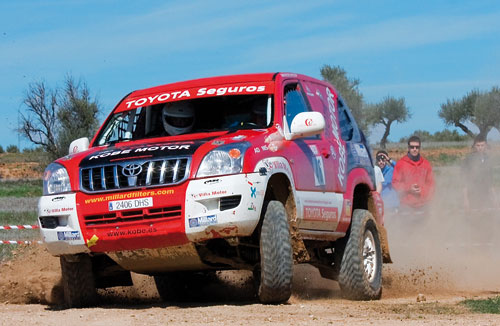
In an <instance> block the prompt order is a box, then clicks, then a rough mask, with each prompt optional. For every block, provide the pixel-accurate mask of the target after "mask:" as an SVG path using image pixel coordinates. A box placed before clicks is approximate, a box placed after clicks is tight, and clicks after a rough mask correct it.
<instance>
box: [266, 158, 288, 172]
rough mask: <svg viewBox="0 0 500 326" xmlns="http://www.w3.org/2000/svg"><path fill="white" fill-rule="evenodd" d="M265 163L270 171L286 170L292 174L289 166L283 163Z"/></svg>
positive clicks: (269, 161)
mask: <svg viewBox="0 0 500 326" xmlns="http://www.w3.org/2000/svg"><path fill="white" fill-rule="evenodd" d="M263 163H264V166H265V167H266V169H268V170H285V171H287V172H290V171H289V170H288V166H287V165H286V164H285V163H283V162H282V161H273V160H264V161H263Z"/></svg>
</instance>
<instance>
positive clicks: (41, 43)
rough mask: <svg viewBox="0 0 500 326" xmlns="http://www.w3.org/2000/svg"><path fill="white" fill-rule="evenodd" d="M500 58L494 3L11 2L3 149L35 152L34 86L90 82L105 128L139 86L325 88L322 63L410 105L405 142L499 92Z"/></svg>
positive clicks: (0, 32) (499, 18)
mask: <svg viewBox="0 0 500 326" xmlns="http://www.w3.org/2000/svg"><path fill="white" fill-rule="evenodd" d="M499 58H500V2H499V1H495V0H492V1H478V0H471V1H468V0H463V1H461V0H454V1H452V0H449V1H444V0H434V1H400V0H395V1H384V0H380V1H363V0H359V1H335V0H329V1H314V0H311V1H295V0H288V1H261V0H254V1H236V0H230V1H229V0H221V1H216V2H215V1H214V2H211V1H202V0H200V1H190V0H183V1H118V0H116V1H115V0H74V1H71V0H45V1H38V0H18V1H1V2H0V113H1V114H2V116H3V117H4V118H3V119H0V120H1V121H2V122H1V124H2V125H1V128H0V145H1V146H3V148H4V149H5V148H6V147H7V146H8V145H11V144H12V145H17V146H19V147H20V148H26V147H32V145H31V144H30V143H29V141H28V140H27V139H25V138H22V137H20V136H19V135H18V134H17V132H16V131H15V130H16V129H17V127H18V117H19V114H20V113H25V112H26V107H25V106H24V105H23V98H24V97H25V95H26V92H27V90H28V87H29V85H30V84H32V83H38V82H42V81H43V82H44V83H45V84H46V86H48V87H49V88H51V89H55V88H61V87H62V86H63V85H64V80H65V78H66V76H69V75H70V76H73V77H74V78H75V79H77V80H78V79H79V80H82V81H85V82H86V83H87V85H88V87H89V89H90V92H91V95H92V96H93V97H95V98H97V99H98V102H99V103H100V105H101V108H102V111H103V114H102V116H101V117H100V119H101V121H102V120H103V119H104V118H105V116H107V115H108V113H109V112H110V111H111V110H112V109H113V107H114V105H115V104H116V103H117V102H118V101H120V100H121V99H122V98H123V96H125V95H126V94H128V93H129V92H130V91H133V90H136V89H142V88H147V87H151V86H156V85H161V84H167V83H171V82H176V81H182V80H189V79H195V78H201V77H210V76H218V75H229V74H242V73H256V72H278V71H279V72H295V73H301V74H305V75H309V76H312V77H315V78H319V79H321V74H320V69H321V67H322V66H324V65H330V66H340V67H342V68H343V69H345V71H346V72H347V76H348V77H349V78H356V79H359V80H360V85H359V90H360V92H361V93H362V94H363V97H364V101H365V102H366V103H377V102H381V101H382V100H383V99H384V97H386V96H393V97H396V98H401V97H403V98H404V99H405V102H406V105H407V106H408V107H409V109H410V112H411V113H412V117H411V119H410V120H409V121H408V122H406V123H402V124H395V125H393V127H392V128H391V134H390V136H389V140H392V141H397V140H399V139H400V138H401V137H404V136H408V135H410V134H411V133H412V132H413V131H415V130H427V131H429V132H431V133H434V132H436V131H441V130H443V129H444V128H446V127H447V126H445V124H444V122H443V121H442V120H441V119H440V118H439V116H438V111H439V109H440V106H441V104H443V103H445V102H446V100H447V99H460V98H461V97H462V96H464V95H465V94H466V93H467V92H469V91H471V90H473V89H477V90H480V91H488V90H490V89H491V88H492V87H493V86H498V85H500V60H499ZM448 128H449V129H451V130H454V128H453V127H448ZM379 129H380V128H378V129H375V130H374V131H373V132H372V136H371V141H372V142H376V141H378V140H379V139H377V137H379V136H381V134H380V132H379V131H380V130H379ZM458 131H459V132H461V131H460V130H458ZM493 134H494V133H493Z"/></svg>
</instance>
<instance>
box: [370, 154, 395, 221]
mask: <svg viewBox="0 0 500 326" xmlns="http://www.w3.org/2000/svg"><path fill="white" fill-rule="evenodd" d="M375 158H376V163H377V166H378V167H379V168H380V169H381V171H382V174H383V176H384V181H383V182H382V192H381V196H382V200H383V201H384V207H385V208H386V209H389V210H394V211H397V209H398V207H399V196H398V193H397V191H396V190H395V189H394V188H393V186H392V176H393V173H394V166H395V165H396V162H395V161H393V160H391V158H390V157H389V154H388V153H387V152H386V151H384V150H379V151H378V152H377V154H376V155H375Z"/></svg>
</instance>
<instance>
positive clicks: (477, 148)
mask: <svg viewBox="0 0 500 326" xmlns="http://www.w3.org/2000/svg"><path fill="white" fill-rule="evenodd" d="M487 149H488V144H487V143H486V137H483V136H480V135H478V136H477V137H476V138H474V144H473V145H472V152H471V153H470V154H469V155H467V156H466V157H465V159H464V161H463V163H462V174H463V175H464V177H465V178H464V181H465V185H464V188H463V193H464V207H465V209H471V208H473V209H482V208H500V206H499V203H498V197H497V194H496V192H495V187H494V186H493V177H492V176H493V167H492V165H491V161H490V159H489V157H488V153H487Z"/></svg>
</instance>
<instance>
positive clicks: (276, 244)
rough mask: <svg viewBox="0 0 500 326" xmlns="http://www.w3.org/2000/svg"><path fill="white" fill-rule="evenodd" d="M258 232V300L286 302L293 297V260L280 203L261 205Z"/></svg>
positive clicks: (287, 227)
mask: <svg viewBox="0 0 500 326" xmlns="http://www.w3.org/2000/svg"><path fill="white" fill-rule="evenodd" d="M263 215H264V219H263V221H262V227H261V232H260V269H258V270H257V271H256V272H255V277H256V278H257V280H258V281H259V284H258V297H259V300H260V301H261V302H263V303H282V302H286V301H287V300H288V299H289V298H290V295H291V294H292V275H293V256H292V246H291V240H290V230H289V226H288V219H287V215H286V211H285V207H284V206H283V204H282V203H281V202H279V201H274V200H273V201H269V202H266V203H264V207H263Z"/></svg>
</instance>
